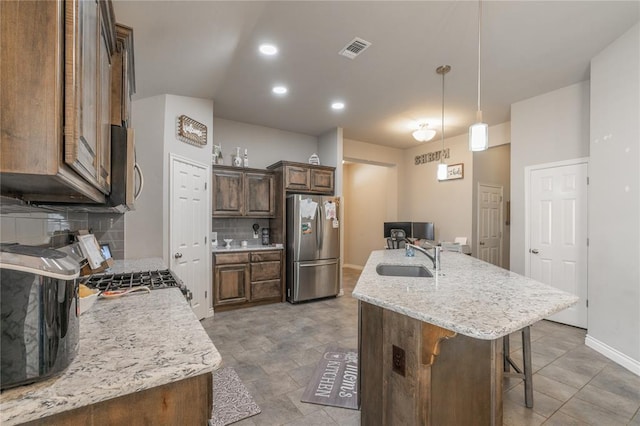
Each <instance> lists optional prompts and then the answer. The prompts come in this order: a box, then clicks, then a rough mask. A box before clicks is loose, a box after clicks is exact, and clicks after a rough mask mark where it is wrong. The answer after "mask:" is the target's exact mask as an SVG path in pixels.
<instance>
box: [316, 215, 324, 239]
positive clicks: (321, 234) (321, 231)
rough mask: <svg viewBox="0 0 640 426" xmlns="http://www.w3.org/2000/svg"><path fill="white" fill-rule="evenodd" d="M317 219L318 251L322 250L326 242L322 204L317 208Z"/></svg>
mask: <svg viewBox="0 0 640 426" xmlns="http://www.w3.org/2000/svg"><path fill="white" fill-rule="evenodd" d="M316 217H317V218H318V219H317V221H318V229H317V230H316V241H317V242H318V250H322V243H323V240H324V224H323V223H322V208H321V206H320V203H318V206H317V207H316Z"/></svg>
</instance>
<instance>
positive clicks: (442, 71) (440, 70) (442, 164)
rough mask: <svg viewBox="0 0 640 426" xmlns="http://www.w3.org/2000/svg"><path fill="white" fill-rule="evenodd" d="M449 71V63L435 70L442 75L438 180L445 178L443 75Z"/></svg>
mask: <svg viewBox="0 0 640 426" xmlns="http://www.w3.org/2000/svg"><path fill="white" fill-rule="evenodd" d="M449 71H451V66H450V65H442V66H439V67H438V68H436V72H437V73H438V74H440V75H441V76H442V120H441V121H440V125H441V126H442V131H441V132H440V137H441V138H442V151H440V163H438V173H437V177H438V180H446V179H447V165H446V164H445V162H444V76H445V74H446V73H448V72H449Z"/></svg>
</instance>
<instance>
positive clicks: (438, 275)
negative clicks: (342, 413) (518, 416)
mask: <svg viewBox="0 0 640 426" xmlns="http://www.w3.org/2000/svg"><path fill="white" fill-rule="evenodd" d="M379 264H394V265H422V266H425V267H427V268H428V269H430V270H431V271H432V272H434V277H428V278H427V277H424V278H423V277H416V278H414V277H402V276H382V275H379V274H378V273H377V272H376V267H377V265H379ZM353 297H355V298H356V299H359V300H360V344H359V346H360V347H359V353H360V369H361V371H360V374H359V377H361V383H360V390H361V394H360V397H361V400H360V401H361V411H362V414H361V424H363V425H391V424H421V425H444V424H447V425H456V424H460V425H462V424H474V425H482V424H491V425H500V424H502V380H503V373H502V363H503V359H502V357H503V353H502V338H503V336H506V335H508V334H510V333H512V332H515V331H518V330H520V329H522V328H524V327H526V326H529V325H531V324H533V323H535V322H537V321H539V320H541V319H543V318H545V317H546V316H549V315H551V314H554V313H556V312H559V311H561V310H563V309H565V308H567V307H569V306H571V305H573V304H574V303H576V302H577V300H578V297H577V296H574V295H572V294H569V293H566V292H564V291H561V290H558V289H556V288H553V287H550V286H547V285H545V284H542V283H539V282H537V281H534V280H531V279H529V278H526V277H523V276H521V275H519V274H516V273H513V272H510V271H507V270H505V269H502V268H499V267H496V266H494V265H491V264H489V263H486V262H483V261H481V260H478V259H475V258H472V257H470V256H467V255H464V254H461V253H454V252H444V253H442V258H441V270H440V271H437V272H435V271H433V265H432V263H431V261H430V260H429V259H428V258H427V257H426V256H424V255H423V254H421V253H418V252H416V255H415V257H406V256H405V251H404V250H381V251H374V252H372V253H371V256H370V257H369V260H368V261H367V264H366V266H365V268H364V270H363V271H362V274H361V275H360V278H359V280H358V283H357V285H356V287H355V289H354V291H353Z"/></svg>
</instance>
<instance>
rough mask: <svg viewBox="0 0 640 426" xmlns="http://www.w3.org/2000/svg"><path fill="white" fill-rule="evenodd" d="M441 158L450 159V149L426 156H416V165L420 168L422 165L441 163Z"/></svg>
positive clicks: (429, 153)
mask: <svg viewBox="0 0 640 426" xmlns="http://www.w3.org/2000/svg"><path fill="white" fill-rule="evenodd" d="M440 157H442V158H449V148H447V149H444V150H441V151H434V152H428V153H426V154H420V155H416V158H415V164H416V166H419V165H420V164H427V163H431V162H432V161H440Z"/></svg>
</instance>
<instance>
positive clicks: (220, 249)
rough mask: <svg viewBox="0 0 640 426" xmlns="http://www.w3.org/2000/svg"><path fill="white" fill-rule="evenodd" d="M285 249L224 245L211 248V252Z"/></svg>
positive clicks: (280, 248)
mask: <svg viewBox="0 0 640 426" xmlns="http://www.w3.org/2000/svg"><path fill="white" fill-rule="evenodd" d="M283 249H284V247H282V246H280V247H276V246H274V245H268V246H263V245H247V246H246V247H241V246H240V245H239V244H238V245H235V244H234V245H232V246H231V248H226V247H225V246H224V243H222V244H221V245H219V246H215V247H213V246H212V247H211V251H212V252H213V253H231V252H239V251H257V250H283Z"/></svg>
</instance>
